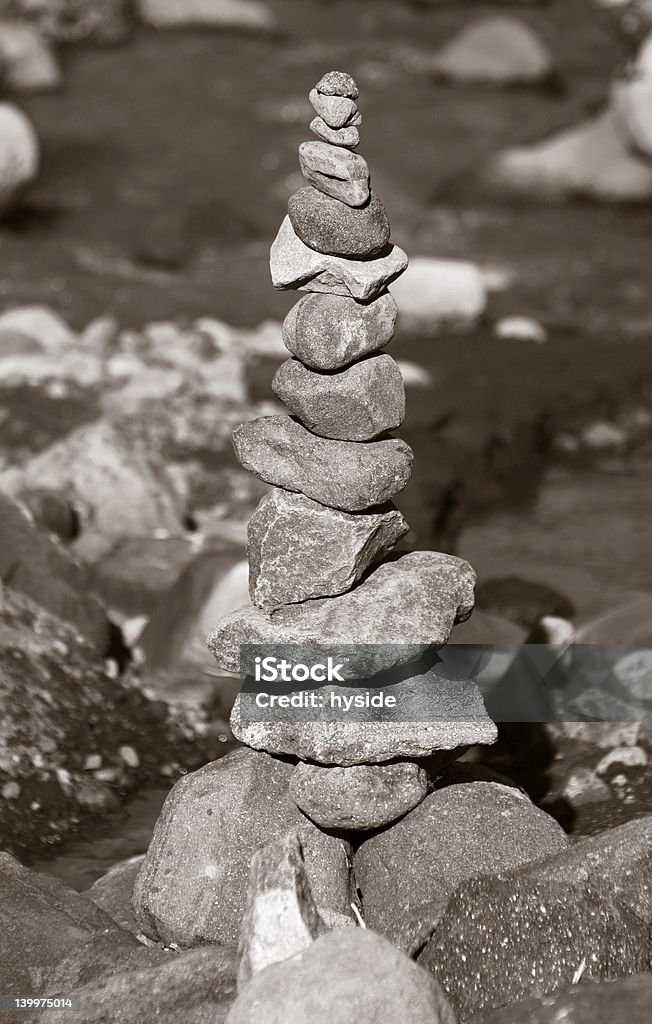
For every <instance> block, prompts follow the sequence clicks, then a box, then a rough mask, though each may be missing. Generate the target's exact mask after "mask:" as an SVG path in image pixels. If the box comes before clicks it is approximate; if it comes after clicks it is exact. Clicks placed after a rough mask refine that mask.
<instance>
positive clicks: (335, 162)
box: [299, 141, 369, 206]
mask: <svg viewBox="0 0 652 1024" xmlns="http://www.w3.org/2000/svg"><path fill="white" fill-rule="evenodd" d="M299 164H300V165H301V173H302V174H303V176H304V178H305V179H306V181H308V182H309V183H310V184H311V185H314V186H315V188H317V189H319V191H320V192H324V193H325V194H326V195H327V196H332V198H333V199H339V200H340V202H342V203H346V204H347V206H364V204H365V203H366V202H367V201H368V199H369V167H368V166H367V161H366V160H365V159H364V157H362V156H359V155H358V154H356V153H351V152H350V151H349V150H348V149H343V148H342V147H341V146H331V145H330V144H329V143H328V142H314V141H313V142H302V143H301V145H300V146H299Z"/></svg>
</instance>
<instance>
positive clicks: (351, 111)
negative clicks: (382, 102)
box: [308, 89, 362, 128]
mask: <svg viewBox="0 0 652 1024" xmlns="http://www.w3.org/2000/svg"><path fill="white" fill-rule="evenodd" d="M308 98H309V100H310V102H311V103H312V106H313V108H314V110H315V113H316V114H317V115H318V116H319V117H321V118H323V120H324V121H325V122H326V124H327V125H328V127H329V128H347V127H348V126H349V125H354V126H355V127H359V126H360V124H361V123H362V116H361V114H360V111H359V110H358V108H357V105H356V104H355V103H354V101H353V100H351V99H349V98H348V97H347V96H324V95H323V93H320V92H317V90H316V89H312V90H311V92H310V96H309V97H308Z"/></svg>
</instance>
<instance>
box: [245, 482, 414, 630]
mask: <svg viewBox="0 0 652 1024" xmlns="http://www.w3.org/2000/svg"><path fill="white" fill-rule="evenodd" d="M407 531H408V524H407V523H406V522H405V520H404V518H403V516H402V515H401V513H400V512H399V511H398V509H396V508H394V507H393V506H392V505H388V506H385V507H383V508H382V509H379V510H378V511H374V512H371V513H362V514H360V513H359V514H357V515H348V514H347V513H346V512H340V511H336V510H335V509H332V508H326V507H325V506H324V505H320V504H319V503H318V502H316V501H312V500H311V499H310V498H306V497H305V496H304V495H303V494H293V493H292V492H290V491H283V490H280V489H277V488H274V490H272V491H270V492H269V494H267V495H265V497H264V498H263V499H262V500H261V502H260V504H259V505H258V508H257V509H256V511H255V512H254V514H253V516H252V518H251V519H250V521H249V527H248V530H247V555H248V558H249V593H250V596H251V601H252V604H254V605H256V607H258V608H262V609H264V610H265V611H273V610H274V609H275V608H279V607H281V606H282V605H285V604H293V603H296V602H299V601H307V600H309V599H312V598H319V597H332V596H334V595H336V594H341V593H344V591H346V590H350V588H351V587H352V586H354V584H355V583H356V582H357V581H358V580H359V579H360V577H361V576H362V575H363V574H364V573H365V572H366V571H367V569H368V568H369V567H370V566H371V565H373V563H374V562H376V561H377V560H378V559H379V558H380V557H381V556H382V555H383V554H385V553H386V552H387V551H389V550H390V549H391V548H392V547H393V546H394V545H395V544H396V542H397V541H398V540H400V538H401V537H402V536H404V535H405V534H406V533H407Z"/></svg>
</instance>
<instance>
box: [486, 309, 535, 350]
mask: <svg viewBox="0 0 652 1024" xmlns="http://www.w3.org/2000/svg"><path fill="white" fill-rule="evenodd" d="M493 333H494V338H500V339H501V340H502V341H533V342H535V343H536V344H537V345H542V344H543V342H544V341H547V340H548V334H547V332H546V329H545V327H544V326H543V324H540V323H539V321H538V320H534V319H533V318H532V317H530V316H504V317H503V318H502V319H501V320H497V321H496V323H495V324H494V331H493Z"/></svg>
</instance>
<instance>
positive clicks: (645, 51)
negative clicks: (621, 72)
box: [634, 32, 652, 78]
mask: <svg viewBox="0 0 652 1024" xmlns="http://www.w3.org/2000/svg"><path fill="white" fill-rule="evenodd" d="M634 74H635V75H637V76H639V77H640V78H652V32H650V34H649V36H648V37H647V39H646V40H645V42H644V43H643V45H642V46H641V48H640V50H639V51H638V55H637V57H636V61H635V64H634Z"/></svg>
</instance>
